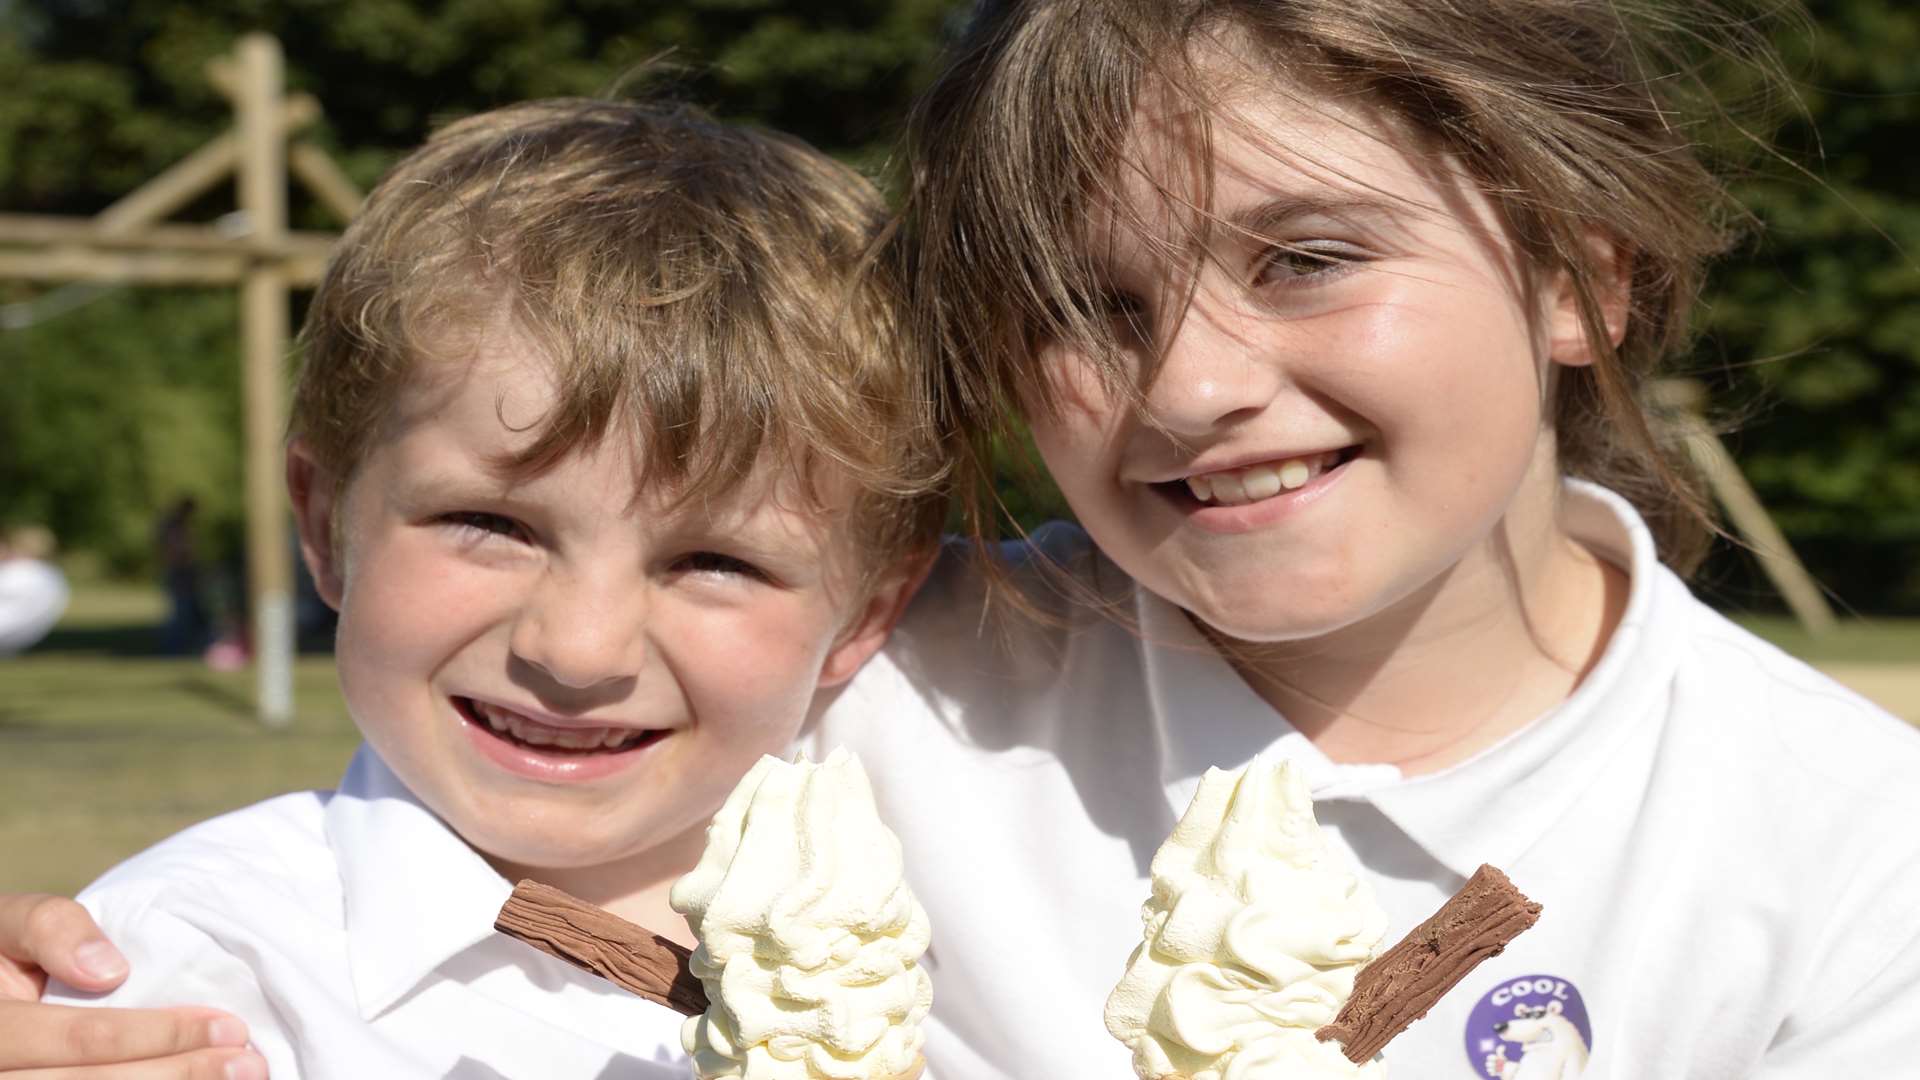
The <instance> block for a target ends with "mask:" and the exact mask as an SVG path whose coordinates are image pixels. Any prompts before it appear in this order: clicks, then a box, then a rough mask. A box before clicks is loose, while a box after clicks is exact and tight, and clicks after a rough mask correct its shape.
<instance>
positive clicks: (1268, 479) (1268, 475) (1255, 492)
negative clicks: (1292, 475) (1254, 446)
mask: <svg viewBox="0 0 1920 1080" xmlns="http://www.w3.org/2000/svg"><path fill="white" fill-rule="evenodd" d="M1295 464H1296V463H1295V462H1291V461H1290V462H1288V463H1287V467H1288V468H1292V467H1293V466H1294V465H1295ZM1285 478H1286V473H1284V472H1282V471H1278V470H1275V469H1273V468H1272V467H1270V466H1267V465H1255V466H1254V467H1253V468H1251V469H1248V470H1247V471H1246V472H1244V473H1241V474H1240V486H1241V487H1242V488H1243V489H1245V491H1246V493H1247V501H1248V502H1259V501H1260V500H1261V499H1271V498H1273V497H1274V496H1275V495H1278V494H1280V485H1281V482H1282V481H1283V480H1284V479H1285ZM1305 482H1306V481H1304V480H1303V481H1301V483H1305ZM1286 486H1287V487H1299V486H1300V484H1288V485H1286Z"/></svg>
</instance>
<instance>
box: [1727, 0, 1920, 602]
mask: <svg viewBox="0 0 1920 1080" xmlns="http://www.w3.org/2000/svg"><path fill="white" fill-rule="evenodd" d="M1808 9H1809V13H1810V14H1811V15H1812V17H1813V24H1814V29H1813V32H1812V33H1811V34H1807V33H1803V32H1800V31H1798V30H1787V31H1784V32H1783V33H1782V34H1781V35H1780V37H1779V40H1778V45H1779V47H1780V49H1781V51H1782V53H1783V55H1784V56H1785V58H1786V60H1787V63H1788V66H1789V67H1790V68H1791V69H1792V70H1793V71H1795V72H1796V73H1797V74H1798V75H1799V76H1800V86H1799V88H1798V90H1799V95H1800V98H1799V102H1800V108H1799V109H1798V111H1797V114H1791V115H1792V118H1791V120H1790V121H1789V122H1788V123H1786V124H1785V125H1784V126H1783V127H1782V128H1781V129H1780V131H1779V132H1778V134H1777V136H1776V139H1775V142H1776V144H1777V145H1778V146H1779V147H1780V150H1781V157H1780V158H1779V159H1771V158H1765V157H1763V158H1761V159H1759V163H1758V164H1757V165H1756V166H1755V167H1754V169H1753V172H1752V174H1751V175H1750V176H1748V177H1747V178H1746V179H1744V180H1742V181H1740V182H1739V183H1737V184H1736V186H1735V190H1736V193H1737V194H1738V195H1739V197H1740V199H1741V200H1742V201H1743V202H1744V203H1745V204H1746V205H1747V206H1748V207H1750V208H1751V209H1752V210H1753V211H1754V212H1755V213H1756V214H1757V215H1758V217H1759V218H1760V220H1761V222H1762V223H1763V226H1764V227H1763V230H1762V231H1761V233H1760V234H1759V235H1758V236H1757V238H1756V239H1755V240H1754V241H1753V242H1752V243H1751V244H1749V245H1748V246H1747V247H1746V248H1745V249H1743V250H1742V251H1741V252H1739V253H1737V255H1736V256H1735V257H1734V258H1732V259H1729V260H1728V261H1726V262H1725V263H1724V264H1723V265H1722V266H1721V267H1720V269H1719V271H1718V273H1717V274H1716V276H1715V278H1714V281H1713V284H1712V286H1711V288H1710V289H1709V292H1708V296H1707V303H1706V306H1705V312H1704V319H1703V325H1704V326H1705V328H1706V330H1707V332H1708V337H1707V339H1706V341H1705V342H1704V345H1703V349H1702V352H1701V354H1700V357H1699V365H1700V366H1701V367H1702V368H1704V369H1706V370H1708V371H1710V372H1713V381H1714V382H1715V384H1716V392H1717V395H1718V396H1719V397H1720V399H1721V400H1722V401H1723V402H1725V403H1726V404H1727V405H1729V406H1730V407H1731V411H1732V412H1733V414H1734V415H1735V416H1737V417H1740V420H1739V424H1738V430H1737V431H1736V432H1735V434H1734V436H1733V438H1732V440H1731V441H1732V445H1733V446H1734V449H1735V452H1736V454H1737V456H1738V457H1739V459H1740V462H1741V466H1742V469H1743V471H1745V472H1746V474H1747V476H1748V477H1749V478H1750V479H1751V480H1752V482H1753V484H1754V486H1755V487H1756V488H1757V489H1758V490H1759V492H1760V494H1761V497H1762V498H1763V500H1765V502H1766V503H1767V505H1768V507H1769V509H1770V510H1771V511H1772V512H1773V513H1774V515H1775V516H1776V518H1777V519H1778V521H1779V522H1780V524H1781V526H1782V527H1783V529H1784V530H1785V531H1786V532H1787V534H1788V537H1789V539H1790V540H1791V541H1792V542H1793V544H1794V545H1795V547H1796V549H1798V550H1799V551H1800V553H1801V554H1802V556H1803V557H1804V558H1806V560H1807V561H1808V563H1809V565H1810V567H1811V568H1812V569H1813V571H1814V573H1815V575H1816V576H1817V577H1819V578H1820V579H1821V580H1822V581H1824V582H1825V583H1826V584H1827V585H1828V586H1829V587H1831V588H1833V589H1834V590H1835V591H1836V592H1837V593H1838V595H1839V596H1840V597H1841V598H1842V599H1843V600H1844V601H1846V602H1847V603H1849V604H1850V605H1853V606H1855V607H1858V608H1861V609H1865V610H1890V609H1905V610H1916V609H1920V557H1917V553H1920V188H1917V187H1916V186H1915V184H1914V179H1913V178H1914V177H1915V176H1916V175H1920V64H1916V63H1915V62H1914V57H1915V56H1916V55H1920V8H1916V7H1914V6H1913V5H1911V4H1908V3H1903V2H1898V0H1812V2H1810V3H1809V4H1808ZM1738 561H1739V560H1738V558H1737V557H1736V556H1729V557H1728V558H1726V559H1724V560H1723V561H1722V564H1721V566H1720V567H1719V573H1720V574H1721V575H1723V576H1731V579H1732V581H1733V582H1734V583H1735V588H1734V590H1733V592H1734V594H1735V595H1739V594H1742V593H1745V594H1747V595H1762V594H1760V593H1757V592H1756V593H1747V590H1748V589H1749V588H1750V587H1751V588H1753V589H1758V586H1752V585H1751V583H1750V577H1749V576H1748V575H1747V574H1746V573H1744V572H1743V568H1741V567H1738V566H1736V565H1735V563H1736V562H1738Z"/></svg>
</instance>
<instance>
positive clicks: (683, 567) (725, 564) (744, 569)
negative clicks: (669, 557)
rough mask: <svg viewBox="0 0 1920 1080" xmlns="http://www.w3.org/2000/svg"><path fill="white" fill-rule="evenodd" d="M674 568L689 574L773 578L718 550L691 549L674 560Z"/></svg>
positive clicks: (759, 579) (760, 578) (744, 561)
mask: <svg viewBox="0 0 1920 1080" xmlns="http://www.w3.org/2000/svg"><path fill="white" fill-rule="evenodd" d="M674 569H676V570H679V571H681V572H682V573H689V574H719V575H723V576H727V577H740V578H746V579H748V580H751V581H771V580H773V579H772V578H771V577H770V576H769V575H768V574H767V572H766V571H764V570H762V569H760V568H759V567H757V566H755V565H753V564H752V563H750V562H748V561H746V560H745V559H740V558H735V557H734V556H732V555H723V554H721V553H720V552H718V551H692V552H688V553H687V554H685V555H682V556H680V558H679V559H677V560H675V561H674Z"/></svg>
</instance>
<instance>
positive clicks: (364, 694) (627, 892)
mask: <svg viewBox="0 0 1920 1080" xmlns="http://www.w3.org/2000/svg"><path fill="white" fill-rule="evenodd" d="M548 372H549V369H548V368H547V366H546V365H545V364H544V363H543V362H542V361H540V360H539V359H538V358H537V353H535V352H534V351H533V350H532V348H531V347H530V346H529V345H528V344H527V342H526V341H525V340H524V339H523V338H521V336H520V335H519V334H518V333H516V332H515V331H514V330H513V328H512V327H511V326H510V325H509V324H506V323H504V322H501V323H498V324H496V325H495V326H493V327H492V328H490V329H489V330H488V331H486V332H485V333H483V334H481V335H479V340H478V342H477V345H476V347H475V349H474V350H473V356H472V358H471V362H470V363H465V364H460V365H452V366H448V367H446V368H444V369H442V370H438V371H435V372H433V373H432V375H433V376H434V377H429V378H416V379H415V380H414V381H413V382H414V384H413V385H411V386H409V387H408V388H407V389H406V390H405V391H404V393H403V394H402V395H401V398H400V400H399V401H398V402H396V405H395V408H394V410H393V417H392V419H391V420H390V421H389V422H388V423H387V424H386V425H384V426H383V428H382V430H381V432H380V435H379V436H378V437H377V438H376V439H375V441H374V443H373V446H372V449H371V450H370V451H369V452H368V454H367V455H366V457H365V459H364V461H363V462H362V464H361V465H360V467H359V469H358V470H357V471H356V472H355V473H354V474H353V476H352V479H351V482H350V483H349V484H348V486H347V488H346V490H345V492H344V495H343V496H342V498H341V499H340V501H339V504H338V505H335V504H334V502H333V501H332V500H331V499H330V497H329V492H330V489H331V485H330V483H329V482H327V478H326V477H325V476H324V475H323V474H321V473H320V472H319V471H318V469H317V467H316V466H315V465H314V463H313V459H312V456H311V455H310V454H309V453H308V452H307V450H306V449H305V447H303V446H301V445H299V444H296V445H295V446H293V447H292V449H291V453H290V461H289V481H290V487H291V490H292V493H293V496H294V502H295V506H296V511H297V514H298V518H299V523H300V527H301V534H302V541H303V546H304V549H305V553H306V556H307V558H308V560H309V562H310V565H311V566H312V567H313V569H314V576H315V579H316V581H317V582H318V584H319V587H320V590H321V593H322V595H323V597H324V598H325V599H326V600H327V601H328V603H330V604H332V605H333V606H335V607H336V608H337V609H338V610H339V612H340V625H339V638H338V641H337V644H336V662H337V665H338V668H339V672H340V684H341V689H342V692H343V694H344V695H345V698H346V702H347V707H348V709H349V710H350V711H351V712H352V714H353V717H354V719H355V721H356V723H357V724H358V725H359V727H360V729H361V730H362V732H364V734H365V735H366V738H367V740H368V741H369V742H370V743H371V744H372V745H373V746H374V747H375V748H376V749H377V750H379V752H380V754H381V756H382V757H383V758H384V759H385V760H386V761H387V763H388V764H389V765H391V766H392V767H393V769H394V771H395V772H396V773H397V774H398V775H399V776H400V778H401V779H402V780H404V781H405V782H406V783H407V785H408V786H409V787H410V788H411V789H412V790H413V792H414V793H415V794H417V795H418V796H419V797H420V799H421V801H422V802H424V803H425V804H426V805H427V806H428V807H430V808H431V809H433V810H434V811H435V812H436V813H437V814H439V815H440V816H441V817H442V818H443V819H445V820H446V822H447V823H448V824H449V825H451V826H452V827H453V828H454V829H455V830H456V831H457V832H458V833H459V834H460V835H461V836H462V837H464V838H465V839H466V840H467V842H468V843H469V844H471V845H472V846H473V847H474V848H476V849H477V850H478V851H479V852H480V853H481V854H482V855H483V856H485V857H486V858H487V859H488V861H489V862H491V863H492V864H493V865H494V866H495V867H496V868H497V869H499V870H500V871H501V872H502V873H503V874H504V875H506V876H507V877H508V878H509V879H515V878H519V877H524V876H531V877H535V878H538V879H540V880H542V881H545V882H547V883H549V884H552V885H555V886H558V887H560V888H563V889H566V890H568V891H569V892H573V893H576V894H577V895H580V896H583V897H586V898H587V899H590V900H592V901H594V902H596V903H599V904H601V905H602V906H604V907H607V908H609V909H610V910H613V911H615V912H617V913H619V914H622V915H624V916H626V917H628V918H630V919H632V920H634V921H636V922H639V923H641V924H642V925H645V926H648V927H651V928H654V929H655V930H657V931H658V932H661V933H664V934H667V935H668V936H672V937H677V938H679V939H680V940H682V941H683V942H689V943H690V942H691V938H690V936H689V935H688V933H687V931H686V926H685V923H684V921H683V920H682V919H681V918H680V917H679V916H678V915H676V914H674V913H673V912H672V911H671V910H670V909H669V908H668V906H667V903H666V892H667V890H668V888H670V887H671V885H672V882H673V880H674V878H676V877H677V876H678V875H679V874H681V873H683V872H684V871H686V870H687V869H689V868H690V867H691V866H692V865H693V863H694V861H695V860H696V859H697V857H698V855H699V852H700V849H701V846H702V842H703V831H704V829H705V826H706V824H707V821H708V819H709V818H710V817H711V816H712V814H713V812H714V811H715V810H717V809H718V808H719V806H720V804H721V802H722V801H723V800H724V799H725V797H726V795H727V793H728V792H729V791H730V790H731V789H732V787H733V785H734V783H735V782H736V781H737V780H738V779H739V778H740V777H741V776H742V775H743V774H744V773H745V772H746V771H747V769H748V768H749V767H750V766H751V765H752V764H753V762H754V761H755V760H757V759H758V757H759V756H760V755H761V754H767V753H771V754H780V753H783V752H784V751H785V748H786V747H787V745H788V743H789V742H790V741H791V740H792V738H793V737H794V735H795V734H796V732H797V731H798V729H799V728H800V726H801V724H802V722H803V721H804V720H805V718H806V717H807V716H808V714H809V710H810V709H812V708H815V707H816V706H818V705H820V704H822V703H823V700H824V698H825V697H826V696H827V695H829V694H830V693H831V692H832V688H834V687H836V686H838V685H839V684H841V683H843V682H845V680H846V679H848V678H850V677H851V676H852V675H853V673H854V672H855V671H856V670H857V669H858V668H859V666H860V664H861V663H863V662H864V661H865V660H866V659H867V658H868V657H869V656H871V655H872V653H873V652H874V651H875V650H876V649H877V648H878V647H879V646H880V644H881V643H882V642H883V641H884V639H885V637H886V633H887V631H888V630H889V629H890V627H891V625H892V621H893V620H894V618H896V617H897V615H898V612H899V608H900V606H901V605H902V604H903V603H904V600H905V597H906V595H907V594H908V593H909V592H910V591H911V590H910V588H909V586H908V585H907V584H906V583H905V582H904V580H901V581H896V582H894V583H893V584H891V585H889V586H887V587H885V588H883V589H882V590H880V591H879V592H878V593H877V594H875V595H874V596H873V597H871V598H866V599H863V598H860V597H858V596H856V590H855V588H854V584H853V583H854V581H855V577H856V575H855V572H854V570H855V568H854V565H853V554H852V546H851V545H850V544H849V543H848V542H847V539H846V537H845V536H843V535H842V532H843V528H842V525H841V524H840V523H839V519H829V518H828V517H827V516H823V515H822V514H821V513H819V512H817V511H815V510H813V509H810V508H809V506H808V504H807V503H806V502H804V501H803V500H802V499H801V497H800V496H799V495H798V494H797V493H796V492H795V491H794V490H793V486H794V485H793V484H792V483H791V482H788V481H783V480H780V479H778V478H776V477H773V476H757V477H754V478H751V479H750V480H749V482H747V483H746V484H744V485H743V486H742V487H741V488H740V489H739V490H738V491H736V492H734V493H732V494H730V495H728V496H727V497H725V498H719V499H710V498H706V497H695V498H693V499H691V500H688V501H687V502H686V503H685V504H684V505H683V506H680V507H678V508H672V507H669V506H668V505H667V500H666V499H665V497H664V496H665V493H663V492H659V491H637V490H636V487H635V468H636V465H637V464H639V463H638V462H637V461H636V460H635V452H634V450H633V449H632V447H631V444H630V443H629V442H628V441H627V440H626V439H624V438H622V437H621V436H619V435H618V434H615V435H610V436H609V437H608V438H606V439H605V440H603V441H602V442H601V443H599V444H598V445H594V446H589V447H583V448H580V449H578V450H576V451H575V452H573V453H571V454H569V455H568V456H567V457H566V458H564V459H563V460H562V461H561V462H560V463H559V464H558V465H557V466H556V467H554V468H553V469H551V470H550V471H547V472H545V473H543V474H541V475H539V476H536V477H533V478H527V479H522V480H520V481H518V482H515V481H514V480H512V479H510V478H509V477H507V476H506V475H504V474H503V472H502V471H501V470H500V469H499V468H498V467H497V464H496V463H498V462H499V461H501V460H502V459H503V458H505V456H506V455H508V454H509V453H511V452H512V451H513V450H515V449H517V448H519V447H520V446H522V445H525V442H526V441H527V440H529V439H531V438H532V437H533V435H532V432H531V431H530V430H529V429H531V428H532V427H534V425H535V422H536V421H537V420H539V419H540V418H541V417H542V416H543V415H544V414H545V412H546V410H547V408H548V406H549V405H550V404H551V402H552V401H553V399H554V390H553V386H552V383H551V377H550V375H549V373H548ZM821 486H822V487H823V488H825V489H826V490H828V491H834V490H836V486H835V485H832V484H823V485H821ZM335 513H338V514H339V515H341V516H342V518H343V520H342V522H341V523H340V524H341V526H342V528H341V537H342V541H343V545H342V550H341V551H340V552H339V553H338V555H339V557H338V558H335V557H334V554H335V553H333V552H332V551H330V549H329V543H328V540H329V535H330V534H329V529H330V527H331V522H330V518H331V517H332V515H334V514H335ZM476 702H479V703H486V704H485V705H476V704H475V703H476ZM500 707H503V708H506V709H510V710H514V711H516V712H519V713H521V714H523V715H525V716H528V717H532V718H536V719H540V720H542V721H544V722H545V723H546V724H548V725H550V726H553V727H557V728H559V729H562V730H566V731H569V732H575V731H580V730H583V729H599V730H605V729H625V730H630V731H632V732H634V733H640V732H645V733H646V734H645V736H644V740H645V741H644V742H643V743H642V745H641V746H640V747H639V748H637V749H633V750H628V751H625V752H622V753H618V754H615V753H613V752H611V751H609V750H607V749H606V748H604V747H602V748H601V749H600V750H599V751H597V752H586V753H562V752H556V751H554V750H553V748H551V747H548V748H546V749H544V750H542V749H540V748H534V749H533V750H532V751H529V750H528V748H527V747H526V746H525V745H524V744H516V743H513V742H510V741H507V740H504V739H501V738H500V737H498V736H497V735H495V734H493V733H490V732H489V730H488V727H487V725H486V724H485V723H476V722H475V717H476V709H480V708H500ZM503 763H507V764H503ZM509 765H511V767H509Z"/></svg>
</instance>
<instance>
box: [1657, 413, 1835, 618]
mask: <svg viewBox="0 0 1920 1080" xmlns="http://www.w3.org/2000/svg"><path fill="white" fill-rule="evenodd" d="M1653 398H1654V401H1655V402H1656V403H1657V404H1660V405H1662V406H1665V407H1666V408H1668V409H1670V410H1672V412H1673V415H1674V417H1675V419H1676V420H1677V422H1678V423H1679V426H1680V435H1681V437H1682V438H1684V439H1685V440H1686V443H1687V454H1688V456H1690V457H1691V458H1693V464H1694V467H1695V468H1697V469H1699V470H1700V471H1701V472H1702V473H1703V474H1705V475H1706V478H1707V484H1708V486H1709V487H1711V488H1712V489H1713V496H1714V498H1715V499H1716V500H1718V501H1719V503H1720V506H1721V507H1722V508H1723V509H1725V510H1726V512H1727V518H1728V520H1730V521H1732V522H1733V527H1734V529H1735V531H1737V532H1738V533H1739V534H1740V538H1741V539H1742V540H1744V541H1746V544H1747V550H1748V551H1750V552H1752V553H1753V557H1754V558H1755V559H1757V560H1759V562H1760V569H1761V570H1762V571H1764V572H1765V573H1766V575H1767V577H1768V579H1769V580H1771V581H1772V582H1773V587H1774V588H1775V589H1778V590H1779V591H1780V596H1781V598H1782V599H1784V600H1785V601H1786V602H1787V607H1788V609H1789V610H1791V611H1792V612H1793V614H1794V616H1795V617H1796V618H1798V619H1799V620H1800V625H1802V626H1804V627H1806V628H1807V632H1808V633H1810V634H1813V635H1815V636H1818V635H1821V634H1824V633H1826V632H1828V631H1829V630H1832V629H1833V626H1834V618H1833V608H1832V606H1830V605H1829V604H1828V603H1827V597H1826V594H1825V593H1823V592H1821V591H1820V584H1819V582H1817V581H1815V580H1814V579H1813V575H1812V574H1810V573H1808V572H1807V567H1806V564H1804V563H1802V562H1801V561H1800V558H1799V556H1797V555H1795V554H1794V553H1793V547H1792V546H1791V545H1790V544H1788V543H1787V538H1786V535H1785V534H1784V533H1782V532H1781V531H1780V527H1779V526H1778V525H1775V524H1774V523H1773V518H1772V516H1770V515H1769V514H1768V513H1767V508H1766V507H1765V506H1763V505H1762V504H1761V502H1760V496H1759V494H1758V493H1756V492H1755V491H1754V490H1753V485H1752V484H1749V483H1747V478H1746V475H1745V474H1743V473H1742V472H1741V471H1740V466H1739V464H1738V463H1737V462H1735V461H1734V460H1733V455H1732V454H1730V453H1728V452H1727V447H1726V444H1725V443H1723V442H1721V441H1720V437H1719V436H1718V435H1715V434H1714V432H1713V429H1712V428H1711V427H1708V426H1707V421H1706V419H1705V416H1704V413H1705V411H1706V402H1707V390H1706V387H1705V386H1704V385H1702V384H1701V383H1700V382H1698V381H1697V380H1693V379H1663V380H1661V381H1659V382H1657V383H1655V384H1654V386H1653Z"/></svg>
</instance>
